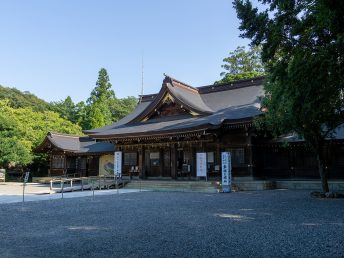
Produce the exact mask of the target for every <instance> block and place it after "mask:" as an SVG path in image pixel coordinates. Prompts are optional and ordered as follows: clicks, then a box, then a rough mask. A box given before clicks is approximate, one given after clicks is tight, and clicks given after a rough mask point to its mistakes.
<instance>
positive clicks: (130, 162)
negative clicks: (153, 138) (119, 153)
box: [124, 152, 137, 166]
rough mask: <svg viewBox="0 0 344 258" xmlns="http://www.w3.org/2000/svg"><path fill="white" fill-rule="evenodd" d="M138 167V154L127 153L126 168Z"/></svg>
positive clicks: (125, 154) (125, 155)
mask: <svg viewBox="0 0 344 258" xmlns="http://www.w3.org/2000/svg"><path fill="white" fill-rule="evenodd" d="M136 165H137V153H136V152H127V153H124V166H136Z"/></svg>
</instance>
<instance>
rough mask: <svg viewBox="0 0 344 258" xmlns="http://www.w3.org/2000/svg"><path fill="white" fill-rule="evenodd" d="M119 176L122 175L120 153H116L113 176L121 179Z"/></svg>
mask: <svg viewBox="0 0 344 258" xmlns="http://www.w3.org/2000/svg"><path fill="white" fill-rule="evenodd" d="M121 175H122V152H121V151H116V152H115V160H114V176H118V177H121Z"/></svg>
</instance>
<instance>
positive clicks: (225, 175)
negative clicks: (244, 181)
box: [221, 152, 232, 193]
mask: <svg viewBox="0 0 344 258" xmlns="http://www.w3.org/2000/svg"><path fill="white" fill-rule="evenodd" d="M221 166H222V167H221V168H222V192H224V193H229V192H231V184H232V161H231V153H230V152H222V153H221Z"/></svg>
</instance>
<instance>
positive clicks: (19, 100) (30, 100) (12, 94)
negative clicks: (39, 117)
mask: <svg viewBox="0 0 344 258" xmlns="http://www.w3.org/2000/svg"><path fill="white" fill-rule="evenodd" d="M2 99H7V100H8V104H9V105H10V106H11V107H13V108H20V107H31V108H32V109H33V110H34V111H48V110H52V107H51V105H50V104H49V103H48V102H46V101H44V100H42V99H40V98H38V97H36V96H35V95H33V94H31V93H30V92H28V91H25V92H21V91H19V90H17V89H15V88H8V87H3V86H1V85H0V100H2Z"/></svg>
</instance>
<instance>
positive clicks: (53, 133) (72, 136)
mask: <svg viewBox="0 0 344 258" xmlns="http://www.w3.org/2000/svg"><path fill="white" fill-rule="evenodd" d="M47 135H51V136H52V135H58V136H64V137H71V138H81V137H85V136H87V135H76V134H67V133H58V132H48V134H47Z"/></svg>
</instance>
